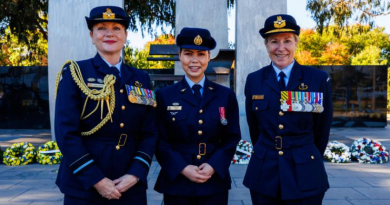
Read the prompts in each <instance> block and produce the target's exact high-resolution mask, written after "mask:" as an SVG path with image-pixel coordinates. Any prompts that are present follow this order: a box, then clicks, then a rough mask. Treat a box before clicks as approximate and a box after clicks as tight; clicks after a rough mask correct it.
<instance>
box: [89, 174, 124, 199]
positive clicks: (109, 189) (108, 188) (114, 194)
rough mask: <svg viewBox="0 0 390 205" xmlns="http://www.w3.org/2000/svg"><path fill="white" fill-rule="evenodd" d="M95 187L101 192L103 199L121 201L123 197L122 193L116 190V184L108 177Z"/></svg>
mask: <svg viewBox="0 0 390 205" xmlns="http://www.w3.org/2000/svg"><path fill="white" fill-rule="evenodd" d="M93 187H95V189H96V190H97V191H98V192H99V194H100V195H102V197H105V198H107V199H119V198H120V197H121V196H122V195H121V193H120V192H119V191H118V190H117V189H116V188H115V184H114V182H113V181H112V180H110V179H108V178H107V177H104V178H103V179H102V180H100V181H99V182H98V183H96V184H95V185H93Z"/></svg>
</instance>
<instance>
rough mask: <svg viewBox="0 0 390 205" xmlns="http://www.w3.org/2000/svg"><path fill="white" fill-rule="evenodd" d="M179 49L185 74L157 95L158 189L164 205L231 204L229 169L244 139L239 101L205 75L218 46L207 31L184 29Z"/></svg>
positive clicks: (178, 43) (177, 39) (178, 41)
mask: <svg viewBox="0 0 390 205" xmlns="http://www.w3.org/2000/svg"><path fill="white" fill-rule="evenodd" d="M176 45H177V46H179V47H180V51H179V57H180V61H181V63H182V66H183V69H184V71H185V73H186V74H185V77H184V79H183V80H182V81H181V82H178V83H176V84H174V85H171V86H168V87H166V88H162V89H160V90H158V91H157V93H156V94H157V103H158V108H157V125H158V130H159V142H158V147H157V150H156V157H157V160H158V162H159V163H160V165H161V171H160V174H159V176H158V179H157V182H156V186H155V190H156V191H158V192H160V193H163V194H164V204H165V205H185V204H197V205H208V204H210V205H218V204H221V205H222V204H223V205H226V204H227V201H228V190H229V189H230V188H231V185H230V184H231V179H230V174H229V166H230V162H231V159H232V157H233V155H234V152H235V148H236V145H237V143H238V141H239V140H240V138H241V136H240V127H239V121H238V120H239V114H238V104H237V99H236V96H235V94H234V92H233V91H232V90H231V89H229V88H226V87H223V86H221V85H218V84H216V83H213V82H211V81H209V80H208V79H207V78H206V77H205V75H204V72H205V70H206V68H207V65H208V62H209V61H210V50H212V49H214V48H215V46H216V42H215V40H214V39H213V38H212V37H211V35H210V32H209V31H208V30H206V29H200V28H183V30H181V32H180V34H179V35H178V36H177V38H176Z"/></svg>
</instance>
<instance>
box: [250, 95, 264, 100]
mask: <svg viewBox="0 0 390 205" xmlns="http://www.w3.org/2000/svg"><path fill="white" fill-rule="evenodd" d="M252 100H264V95H252Z"/></svg>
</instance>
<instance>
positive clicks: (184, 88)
mask: <svg viewBox="0 0 390 205" xmlns="http://www.w3.org/2000/svg"><path fill="white" fill-rule="evenodd" d="M178 88H179V90H178V92H180V93H181V98H182V99H183V100H184V101H187V102H188V103H191V104H193V105H195V106H198V102H197V101H196V98H195V96H194V94H193V93H192V90H191V88H190V86H189V85H188V84H187V82H186V80H185V79H184V78H183V79H182V80H181V82H180V84H179V86H178Z"/></svg>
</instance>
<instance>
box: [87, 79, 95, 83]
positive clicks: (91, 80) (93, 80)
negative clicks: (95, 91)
mask: <svg viewBox="0 0 390 205" xmlns="http://www.w3.org/2000/svg"><path fill="white" fill-rule="evenodd" d="M87 80H88V82H91V83H93V82H95V81H96V80H95V78H88V79H87Z"/></svg>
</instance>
